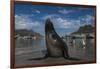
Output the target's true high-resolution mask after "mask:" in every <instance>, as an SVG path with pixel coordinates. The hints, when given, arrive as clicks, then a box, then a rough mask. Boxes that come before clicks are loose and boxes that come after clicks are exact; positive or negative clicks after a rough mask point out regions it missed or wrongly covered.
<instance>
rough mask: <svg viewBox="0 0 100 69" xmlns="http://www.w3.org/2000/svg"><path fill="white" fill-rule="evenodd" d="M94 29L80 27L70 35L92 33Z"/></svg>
mask: <svg viewBox="0 0 100 69" xmlns="http://www.w3.org/2000/svg"><path fill="white" fill-rule="evenodd" d="M93 30H94V27H93V26H92V25H84V26H81V27H80V28H79V29H78V30H77V31H75V32H73V33H71V34H81V33H93Z"/></svg>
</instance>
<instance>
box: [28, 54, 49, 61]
mask: <svg viewBox="0 0 100 69" xmlns="http://www.w3.org/2000/svg"><path fill="white" fill-rule="evenodd" d="M46 58H48V55H47V54H46V55H45V56H44V57H38V58H30V59H28V60H43V59H46Z"/></svg>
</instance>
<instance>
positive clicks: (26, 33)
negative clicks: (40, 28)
mask: <svg viewBox="0 0 100 69" xmlns="http://www.w3.org/2000/svg"><path fill="white" fill-rule="evenodd" d="M15 33H16V35H20V36H31V37H34V36H35V37H36V38H41V37H43V36H42V35H41V34H40V33H37V32H35V31H33V30H27V29H20V30H15Z"/></svg>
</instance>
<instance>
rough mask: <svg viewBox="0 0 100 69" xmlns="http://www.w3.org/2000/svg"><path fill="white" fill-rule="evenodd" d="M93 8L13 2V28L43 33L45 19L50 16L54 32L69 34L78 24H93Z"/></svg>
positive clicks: (76, 28) (61, 34)
mask: <svg viewBox="0 0 100 69" xmlns="http://www.w3.org/2000/svg"><path fill="white" fill-rule="evenodd" d="M94 13H95V11H94V8H90V7H72V6H47V5H45V6H43V5H31V4H15V29H28V30H30V29H32V30H34V31H36V32H38V33H41V34H42V35H44V33H45V32H44V26H45V20H46V19H47V18H50V19H51V21H52V22H53V25H54V28H55V30H56V32H57V33H58V34H59V35H60V36H63V35H66V34H70V33H71V32H74V31H76V30H78V28H79V27H80V26H83V25H86V24H87V25H88V24H91V25H93V24H94V20H95V17H94V16H95V15H94Z"/></svg>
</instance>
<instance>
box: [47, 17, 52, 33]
mask: <svg viewBox="0 0 100 69" xmlns="http://www.w3.org/2000/svg"><path fill="white" fill-rule="evenodd" d="M53 30H54V27H53V24H52V22H51V20H50V18H48V19H47V20H46V23H45V32H48V31H49V32H51V31H53Z"/></svg>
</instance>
